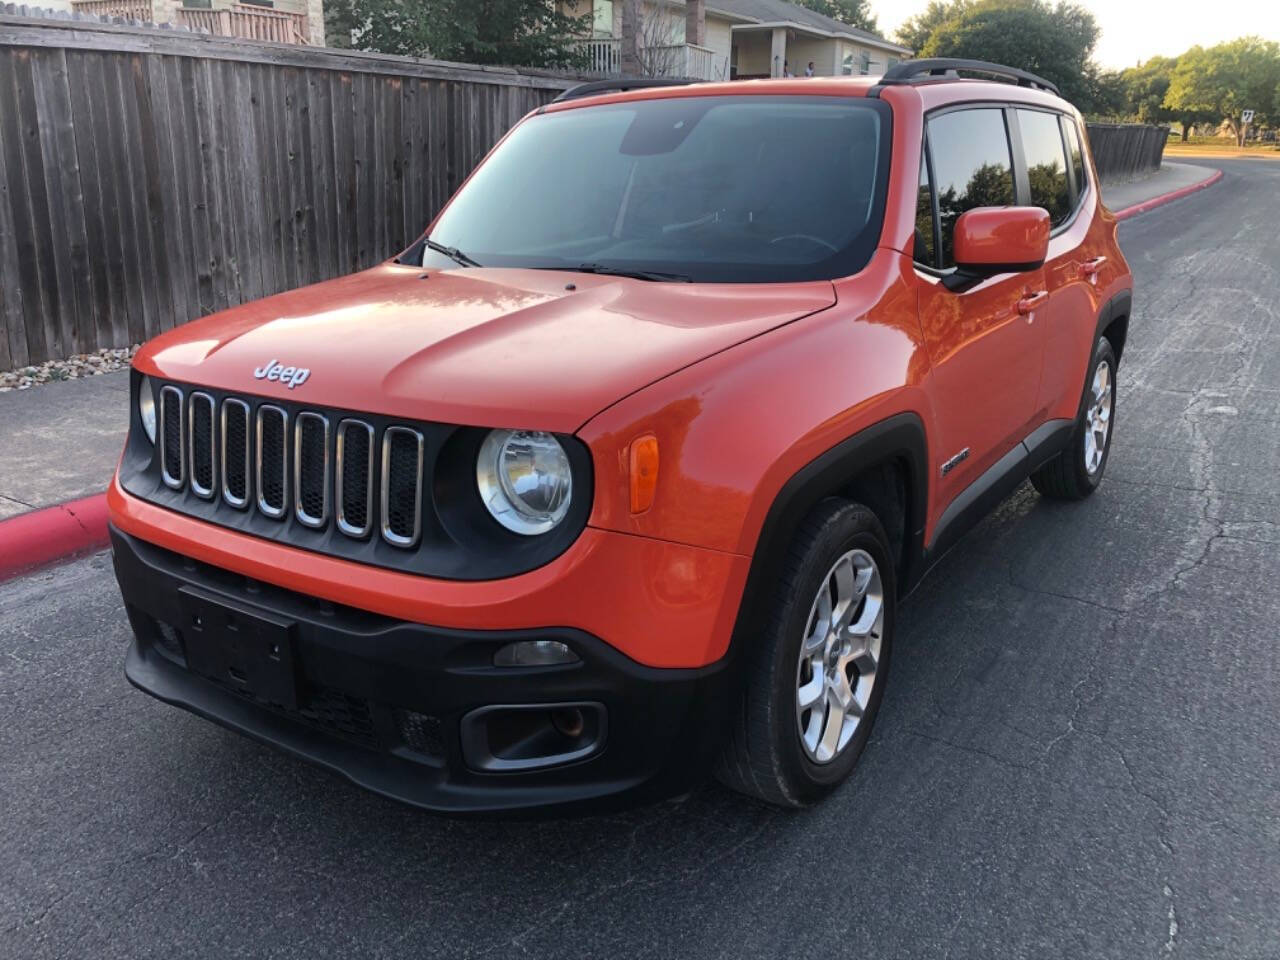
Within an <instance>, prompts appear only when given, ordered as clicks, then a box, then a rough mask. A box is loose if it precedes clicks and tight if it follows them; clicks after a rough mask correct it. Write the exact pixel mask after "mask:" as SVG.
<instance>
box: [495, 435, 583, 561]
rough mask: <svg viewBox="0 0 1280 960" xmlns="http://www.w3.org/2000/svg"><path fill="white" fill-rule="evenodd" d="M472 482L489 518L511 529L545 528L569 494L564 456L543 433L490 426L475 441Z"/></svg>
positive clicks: (559, 515)
mask: <svg viewBox="0 0 1280 960" xmlns="http://www.w3.org/2000/svg"><path fill="white" fill-rule="evenodd" d="M476 486H477V487H479V489H480V499H481V500H483V501H484V505H485V507H487V508H488V510H489V513H491V514H492V515H493V519H495V520H497V521H498V522H499V523H500V524H502V525H503V526H504V527H506V528H507V529H508V530H510V531H512V532H514V533H521V534H525V535H526V536H533V535H535V534H539V533H546V532H547V531H548V530H552V529H554V528H555V526H556V525H557V524H558V523H559V522H560V521H561V520H563V519H564V518H565V514H567V513H568V512H569V500H570V499H571V497H572V495H573V475H572V473H571V472H570V470H569V457H568V455H567V454H565V452H564V447H562V446H560V441H559V440H557V439H556V438H555V437H553V436H552V435H551V434H549V433H541V432H538V431H531V430H493V431H491V432H490V433H489V435H488V436H487V437H485V438H484V443H482V444H481V445H480V456H479V458H478V459H477V461H476Z"/></svg>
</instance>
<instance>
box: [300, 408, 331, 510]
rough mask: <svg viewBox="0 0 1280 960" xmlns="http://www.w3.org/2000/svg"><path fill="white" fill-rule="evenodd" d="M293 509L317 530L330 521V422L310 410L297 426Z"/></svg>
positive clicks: (301, 417) (303, 413) (303, 415)
mask: <svg viewBox="0 0 1280 960" xmlns="http://www.w3.org/2000/svg"><path fill="white" fill-rule="evenodd" d="M293 510H294V516H296V517H297V518H298V522H299V523H301V524H303V525H304V526H307V527H312V528H313V529H319V528H321V527H323V526H324V525H325V524H326V523H327V522H328V520H329V419H328V418H327V417H324V416H322V415H321V414H318V413H312V412H311V411H309V410H306V411H303V412H302V413H299V414H298V415H297V417H295V418H294V423H293Z"/></svg>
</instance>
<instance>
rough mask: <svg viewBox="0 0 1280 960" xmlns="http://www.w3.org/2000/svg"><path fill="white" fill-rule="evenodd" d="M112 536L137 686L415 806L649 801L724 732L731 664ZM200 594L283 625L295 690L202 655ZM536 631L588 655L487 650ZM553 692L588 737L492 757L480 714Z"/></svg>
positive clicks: (543, 806)
mask: <svg viewBox="0 0 1280 960" xmlns="http://www.w3.org/2000/svg"><path fill="white" fill-rule="evenodd" d="M111 542H112V552H113V557H114V561H115V569H116V576H117V579H118V580H119V582H120V589H121V592H122V593H123V595H124V600H125V606H126V609H127V610H128V614H129V619H130V622H131V623H132V625H133V629H134V633H135V635H136V638H135V641H134V643H133V645H132V646H131V648H130V650H129V654H128V659H127V661H126V664H125V673H126V675H127V676H128V679H129V681H130V682H131V683H133V685H134V686H136V687H138V688H139V689H141V690H143V691H145V692H147V693H149V694H151V695H153V696H155V697H157V698H159V699H161V700H163V701H165V702H167V703H171V704H174V705H176V706H180V707H183V708H185V709H187V710H190V711H191V712H193V713H196V714H198V715H200V716H202V717H205V718H207V719H209V720H213V721H214V722H216V723H219V724H221V725H223V726H225V727H228V728H230V729H232V730H236V731H239V732H240V733H244V734H247V735H248V736H250V737H253V738H255V739H257V740H260V741H262V742H264V743H268V744H272V745H274V746H276V747H279V748H281V749H283V750H287V751H289V752H291V753H294V754H297V755H298V756H301V757H303V758H305V759H308V760H311V761H313V762H315V763H317V764H320V765H321V766H324V767H328V768H329V769H331V770H334V771H336V772H338V773H341V774H343V775H344V776H346V777H348V778H349V779H351V780H352V781H354V782H355V783H357V784H359V785H360V786H363V787H366V788H368V789H370V790H373V791H375V792H377V793H381V794H384V795H386V796H389V797H393V798H395V799H397V800H401V801H404V802H406V803H409V804H413V805H415V806H419V807H422V808H425V809H428V810H433V811H438V812H447V813H504V812H508V813H514V812H520V811H523V812H531V811H540V810H547V811H550V810H554V811H555V812H572V811H574V810H575V809H579V808H587V807H589V808H591V809H599V808H600V807H601V806H621V805H628V804H634V803H640V802H647V801H650V800H655V799H660V798H662V797H664V796H671V795H673V794H676V793H679V792H681V791H683V790H685V789H687V788H688V787H689V786H690V785H691V784H693V783H695V782H697V781H698V780H699V779H701V778H702V777H704V776H705V775H706V772H707V771H708V769H709V768H710V765H711V762H712V760H713V759H714V755H715V751H716V750H717V749H718V747H719V744H720V741H721V736H722V733H723V729H724V726H723V725H724V720H725V718H726V717H727V716H728V714H729V709H728V707H729V705H728V702H727V696H728V692H729V685H730V680H729V671H728V669H727V668H726V667H725V665H724V664H717V665H713V666H710V667H707V668H703V669H699V670H664V669H655V668H651V667H644V666H641V665H639V664H637V663H635V662H634V661H632V660H630V659H629V658H627V657H625V656H624V655H622V654H621V653H619V652H618V651H617V650H615V649H614V648H612V647H610V646H609V645H608V644H606V643H604V642H602V641H601V640H599V639H597V638H595V637H591V636H588V635H586V634H584V633H582V632H580V631H575V630H571V629H538V630H529V631H492V632H489V631H483V632H481V631H458V630H446V629H439V628H434V627H428V626H423V625H421V624H416V623H408V622H404V621H398V620H392V619H389V618H387V617H383V616H379V615H376V614H372V613H368V612H366V611H362V610H356V609H353V608H349V607H340V606H336V605H334V604H330V603H327V602H325V601H321V600H317V599H315V598H313V597H308V596H305V595H302V594H298V593H294V592H291V591H288V590H283V589H280V588H277V587H274V586H271V585H269V584H265V583H261V582H257V581H250V580H248V579H246V578H245V577H243V576H241V575H239V574H235V573H231V572H229V571H226V570H222V569H218V568H215V567H211V566H208V565H207V564H203V563H199V562H197V561H194V560H191V559H189V558H186V557H182V556H180V555H178V554H175V553H172V552H170V551H168V550H164V549H162V548H159V547H156V546H154V545H152V544H149V543H145V542H143V541H141V540H138V539H137V538H135V537H132V536H129V535H127V534H125V533H123V532H121V531H119V530H116V529H114V528H113V529H112V531H111ZM193 595H194V596H195V597H197V601H196V602H197V605H196V606H193V601H192V596H193ZM201 604H204V606H201ZM193 610H195V611H197V612H196V613H193ZM208 610H218V611H221V610H232V611H236V612H239V611H244V612H245V613H246V614H247V615H248V616H249V617H250V618H251V619H253V622H254V623H257V624H259V625H261V624H262V623H266V624H268V626H269V627H270V629H272V630H279V631H281V633H280V635H281V636H287V638H288V640H287V647H288V650H287V656H288V660H289V663H288V668H287V672H288V673H289V675H290V676H291V678H292V680H291V690H290V692H289V693H288V695H281V694H280V693H279V691H278V690H277V689H276V688H275V687H273V686H271V685H269V684H268V685H265V686H264V685H262V684H256V683H254V682H253V678H252V677H250V678H248V682H246V683H238V682H237V679H239V680H245V678H244V677H243V676H242V675H241V674H240V673H238V672H237V671H236V670H234V669H232V670H231V671H230V673H231V675H232V676H230V677H220V676H219V675H218V674H217V672H216V671H212V670H210V669H209V667H208V662H209V657H208V655H207V649H208V645H209V641H210V639H211V638H210V637H209V635H208V631H209V630H210V629H211V627H210V625H209V623H207V622H205V623H201V622H200V621H201V619H202V617H203V619H204V620H206V621H207V620H209V619H210V618H209V617H208V615H207V614H202V613H201V612H199V611H208ZM258 618H261V619H258ZM196 629H198V630H201V631H202V633H201V638H200V639H201V644H202V645H203V649H204V650H205V651H206V652H204V653H201V654H200V655H199V657H195V658H193V661H192V665H194V664H195V663H199V664H200V666H201V667H202V672H196V671H195V670H193V669H190V668H189V664H188V656H187V654H188V651H189V650H190V652H192V653H193V654H194V653H195V648H194V646H193V641H192V640H191V639H190V638H191V636H192V630H196ZM232 629H234V628H232ZM530 639H534V640H546V639H550V640H559V641H561V642H564V643H566V644H568V645H569V646H570V647H571V648H572V649H573V650H574V651H575V652H576V653H577V654H578V656H579V658H580V661H579V662H577V663H573V664H567V665H560V666H553V667H495V666H494V665H493V655H494V653H495V652H496V651H497V650H498V649H499V648H500V647H502V646H503V645H505V644H507V643H511V642H512V641H515V640H530ZM212 640H213V642H215V643H216V642H217V640H218V638H217V637H216V636H215V637H212ZM557 705H558V706H557ZM495 706H497V707H499V708H500V709H499V710H497V711H494V710H493V709H492V708H494V707H495ZM553 706H557V708H565V707H567V708H570V709H579V708H580V712H579V713H578V716H581V715H582V713H581V711H585V713H586V723H585V725H584V727H585V729H584V732H582V733H580V734H579V735H578V736H579V742H580V743H581V744H582V745H583V746H582V749H579V750H577V751H576V752H575V751H573V750H568V749H566V751H565V752H564V757H565V758H566V761H565V762H556V761H554V760H553V761H552V763H551V764H550V765H547V766H538V765H537V763H536V762H535V764H534V768H533V769H519V767H520V766H521V765H520V764H514V765H510V766H515V767H517V768H518V769H507V770H500V771H494V770H491V769H482V768H483V767H484V766H485V764H484V763H482V762H479V761H477V759H476V750H475V749H474V746H475V744H476V742H477V740H478V739H479V740H483V739H484V737H483V736H481V737H479V738H478V737H477V734H476V732H475V731H476V729H477V727H478V725H480V724H482V723H483V722H486V719H487V718H491V717H493V716H495V715H500V716H501V717H503V718H506V719H504V720H502V721H501V722H499V723H498V725H499V726H501V725H502V724H503V723H505V724H506V725H507V726H511V725H513V724H514V725H515V727H517V728H519V727H520V725H521V724H525V725H528V724H531V723H538V722H542V721H541V720H530V719H528V718H529V717H535V716H536V717H539V718H541V717H547V716H552V713H551V712H550V711H551V709H552V707H553ZM544 707H545V708H546V709H543V708H544ZM522 711H525V712H522ZM556 716H557V717H558V716H559V714H557V715H556ZM548 729H550V727H548ZM557 729H560V726H559V724H558V720H557ZM497 735H498V734H495V736H497ZM501 736H507V734H505V733H504V734H501ZM513 736H514V737H515V739H517V740H518V739H519V737H520V736H522V733H521V730H520V729H517V730H516V733H515V734H514V735H513ZM549 736H550V737H556V736H559V734H557V733H550V734H549ZM528 739H529V738H526V740H528ZM532 739H533V740H535V741H536V740H537V737H534V738H532ZM464 741H465V742H466V745H465V746H464ZM538 742H541V741H538ZM575 745H576V744H570V746H575ZM499 752H500V751H499ZM535 753H536V751H535ZM554 755H555V754H554V752H553V754H552V756H554ZM499 766H501V764H499Z"/></svg>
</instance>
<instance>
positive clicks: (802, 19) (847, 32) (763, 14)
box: [707, 0, 911, 54]
mask: <svg viewBox="0 0 1280 960" xmlns="http://www.w3.org/2000/svg"><path fill="white" fill-rule="evenodd" d="M707 7H708V8H709V9H712V10H717V11H722V12H724V13H727V14H730V15H732V16H734V17H737V18H739V19H743V20H748V21H752V22H755V23H761V24H764V23H777V24H784V23H785V24H794V25H796V26H798V27H803V28H806V29H809V30H816V31H818V32H819V33H824V34H828V35H831V36H841V37H848V38H849V39H851V40H861V41H863V42H864V43H873V44H876V45H878V46H882V47H889V48H892V49H894V50H901V51H902V52H903V53H906V54H909V53H911V50H910V48H909V47H904V46H902V45H901V44H897V43H894V42H893V41H892V40H886V39H885V38H884V37H882V36H880V35H879V34H875V33H871V32H870V31H869V30H860V29H858V28H857V27H851V26H850V25H849V24H847V23H841V22H840V21H839V20H836V19H834V18H833V17H828V16H827V15H826V14H824V13H818V11H817V10H810V9H809V8H808V7H801V6H799V5H797V4H794V3H787V0H710V2H709V3H708V4H707Z"/></svg>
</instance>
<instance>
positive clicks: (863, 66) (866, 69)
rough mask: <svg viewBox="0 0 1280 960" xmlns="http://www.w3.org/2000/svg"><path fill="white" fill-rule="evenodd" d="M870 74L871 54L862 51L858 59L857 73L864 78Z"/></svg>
mask: <svg viewBox="0 0 1280 960" xmlns="http://www.w3.org/2000/svg"><path fill="white" fill-rule="evenodd" d="M870 72H871V54H869V53H867V51H865V50H863V51H862V54H861V55H860V56H859V57H858V73H859V74H861V75H862V76H864V77H865V76H866V75H867V74H868V73H870Z"/></svg>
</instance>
